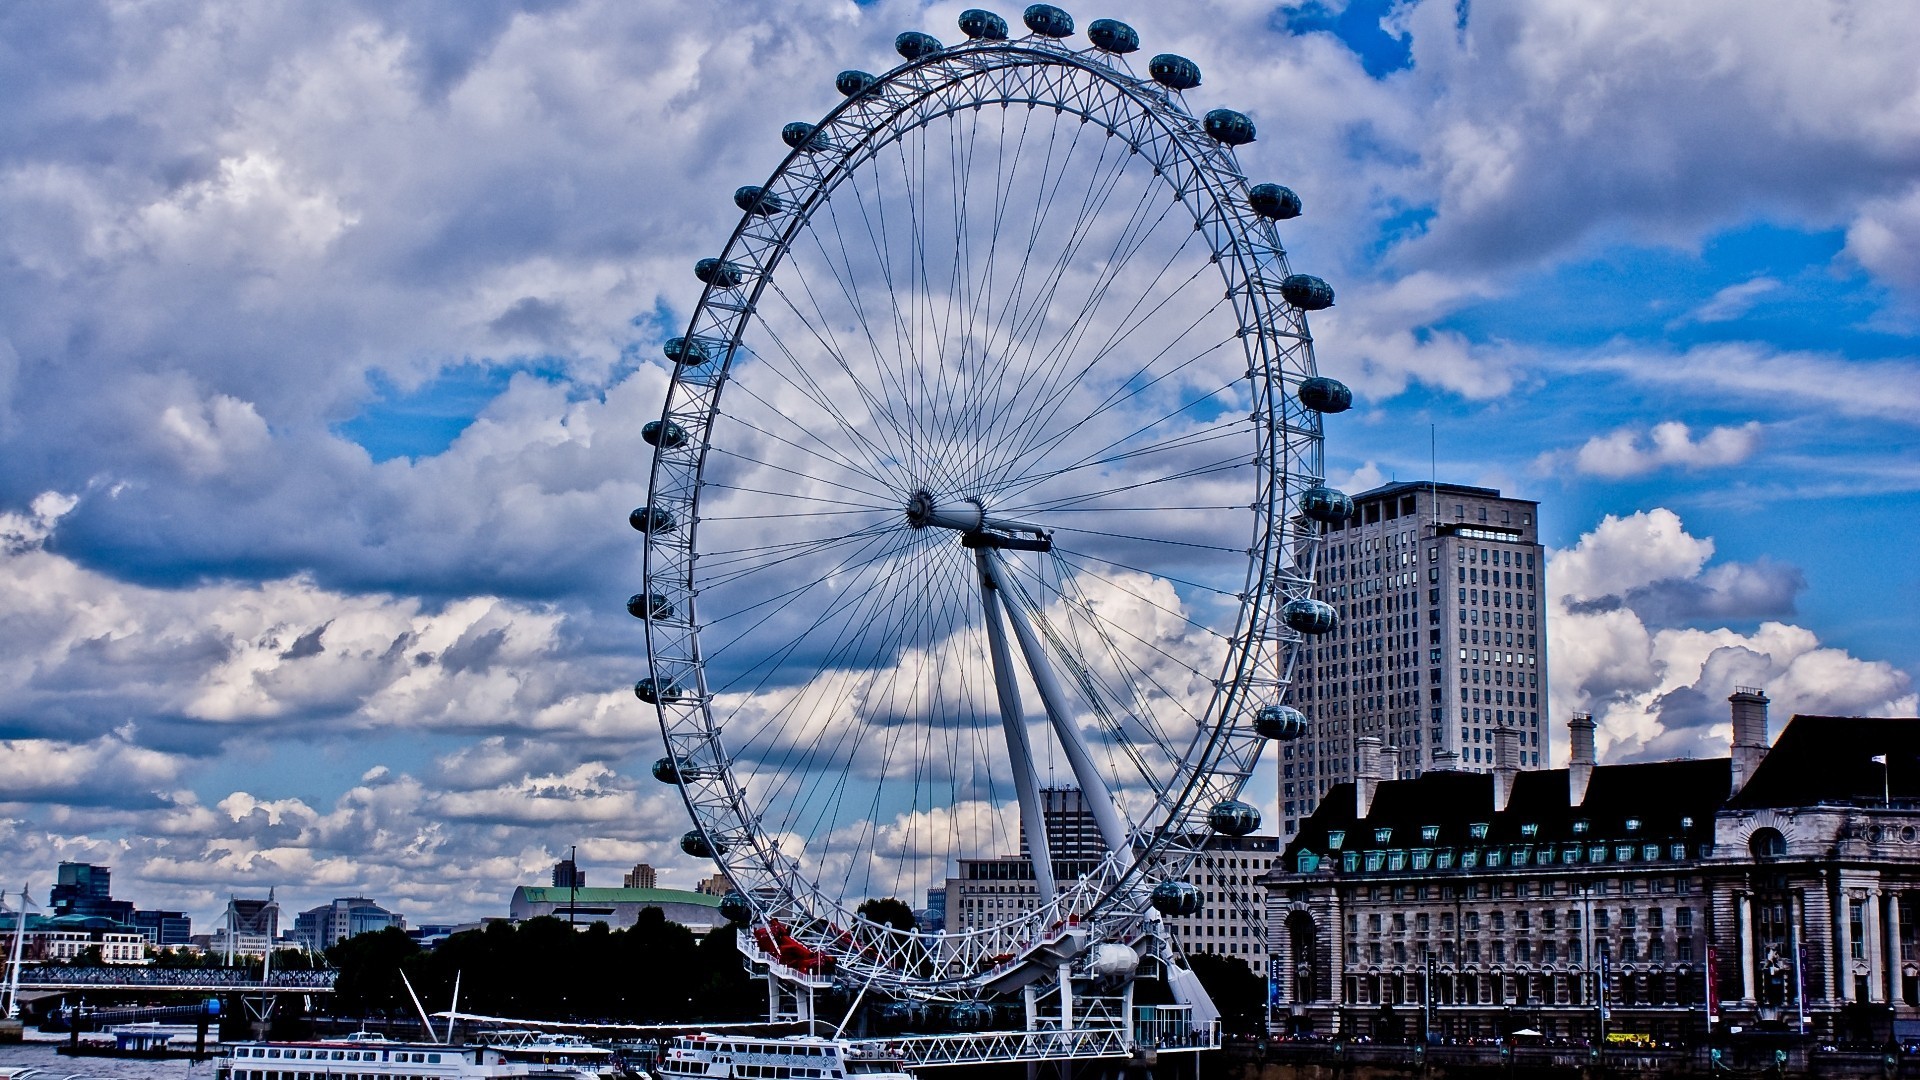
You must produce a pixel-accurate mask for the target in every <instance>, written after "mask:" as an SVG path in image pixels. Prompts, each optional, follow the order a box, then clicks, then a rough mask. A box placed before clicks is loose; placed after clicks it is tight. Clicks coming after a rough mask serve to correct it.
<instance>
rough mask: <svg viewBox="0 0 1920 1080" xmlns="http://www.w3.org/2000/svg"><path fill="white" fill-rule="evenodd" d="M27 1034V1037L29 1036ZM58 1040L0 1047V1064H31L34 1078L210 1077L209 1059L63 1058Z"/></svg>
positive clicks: (140, 1079)
mask: <svg viewBox="0 0 1920 1080" xmlns="http://www.w3.org/2000/svg"><path fill="white" fill-rule="evenodd" d="M29 1037H31V1036H29ZM60 1045H61V1043H58V1042H26V1043H13V1044H11V1045H4V1046H0V1065H31V1066H33V1067H35V1068H37V1069H40V1070H41V1072H40V1073H39V1074H38V1075H37V1076H35V1077H34V1080H62V1078H63V1077H86V1078H101V1077H106V1078H111V1080H213V1062H212V1061H205V1062H200V1063H198V1064H195V1063H194V1062H191V1061H186V1060H184V1059H182V1060H178V1061H139V1060H133V1059H126V1058H98V1057H64V1056H62V1055H60V1054H59V1053H56V1052H55V1049H54V1048H55V1047H58V1046H60Z"/></svg>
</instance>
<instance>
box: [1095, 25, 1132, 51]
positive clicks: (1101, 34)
mask: <svg viewBox="0 0 1920 1080" xmlns="http://www.w3.org/2000/svg"><path fill="white" fill-rule="evenodd" d="M1087 40H1088V41H1091V42H1093V47H1094V48H1096V49H1099V50H1100V51H1101V52H1110V53H1114V54H1115V55H1125V54H1127V53H1130V52H1137V51H1139V49H1140V35H1139V34H1137V33H1135V32H1134V29H1133V27H1131V26H1128V25H1127V24H1126V23H1123V22H1121V21H1120V20H1119V19H1095V20H1093V21H1092V22H1090V23H1088V24H1087Z"/></svg>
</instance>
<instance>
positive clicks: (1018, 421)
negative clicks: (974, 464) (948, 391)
mask: <svg viewBox="0 0 1920 1080" xmlns="http://www.w3.org/2000/svg"><path fill="white" fill-rule="evenodd" d="M1122 164H1124V160H1123V161H1122ZM1111 190H1112V189H1111V187H1110V188H1109V191H1108V193H1109V194H1110V193H1111ZM1152 194H1153V192H1152V189H1151V188H1149V189H1147V190H1146V191H1144V192H1142V194H1141V197H1140V200H1139V201H1138V202H1137V203H1136V204H1135V205H1134V207H1133V210H1132V212H1131V213H1130V215H1129V218H1128V221H1127V223H1126V225H1125V227H1123V228H1122V230H1121V231H1120V235H1119V236H1118V237H1117V238H1116V239H1115V241H1114V246H1113V249H1112V250H1111V251H1110V252H1108V255H1107V258H1106V259H1105V260H1104V262H1105V264H1106V270H1105V271H1104V272H1103V274H1102V275H1101V276H1099V277H1098V278H1096V280H1095V283H1094V286H1093V288H1091V289H1090V290H1089V294H1088V299H1087V300H1086V301H1083V303H1082V305H1081V309H1080V310H1079V311H1078V312H1076V313H1075V314H1074V315H1072V316H1071V317H1069V318H1067V319H1066V320H1065V328H1064V330H1063V332H1062V336H1061V343H1060V345H1059V346H1058V347H1056V348H1053V349H1050V350H1044V351H1043V350H1038V349H1037V347H1036V348H1030V349H1029V353H1030V355H1035V354H1037V355H1039V356H1041V357H1050V358H1051V361H1050V362H1048V363H1044V364H1041V365H1038V366H1034V367H1031V368H1029V369H1028V370H1027V371H1025V372H1023V373H1022V377H1021V380H1020V382H1019V384H1018V385H1017V386H1016V388H1015V391H1014V393H1013V395H1012V396H1013V397H1014V399H1015V400H1020V399H1025V400H1026V401H1028V402H1029V403H1030V408H1029V410H1028V413H1027V414H1026V416H1024V417H1021V416H1019V414H1014V413H1008V414H1007V415H1006V416H1004V417H1001V418H998V419H1000V420H1001V422H1002V423H1004V424H1005V425H1006V430H1010V431H1021V430H1028V428H1027V424H1028V423H1029V421H1030V418H1031V416H1032V415H1033V413H1034V412H1035V411H1037V410H1038V409H1039V408H1040V406H1041V405H1042V404H1043V403H1044V402H1046V401H1049V400H1052V399H1053V396H1054V390H1053V386H1052V383H1053V380H1054V379H1055V378H1056V377H1057V372H1059V371H1062V370H1065V369H1066V368H1067V367H1068V365H1069V363H1070V361H1071V360H1072V359H1073V357H1074V355H1075V353H1076V350H1075V349H1074V348H1073V347H1072V345H1071V342H1072V341H1074V340H1077V339H1078V337H1079V336H1080V335H1082V334H1084V333H1085V330H1086V328H1087V327H1089V326H1091V325H1092V321H1093V320H1092V314H1093V309H1094V308H1097V306H1098V301H1099V300H1101V299H1103V298H1104V297H1105V295H1106V290H1107V288H1108V287H1109V285H1110V283H1111V282H1112V281H1115V280H1117V279H1118V276H1119V273H1120V271H1121V269H1122V268H1123V267H1124V266H1125V263H1126V259H1125V257H1124V254H1125V253H1126V251H1127V248H1128V241H1129V239H1130V238H1131V236H1132V233H1133V230H1134V229H1135V228H1136V227H1137V226H1138V225H1139V224H1140V223H1141V221H1142V218H1141V215H1142V213H1143V212H1144V211H1146V210H1147V209H1149V208H1150V207H1151V206H1152V205H1153V200H1152V198H1151V196H1152ZM1104 205H1105V203H1104V200H1103V201H1102V203H1101V204H1100V207H1101V208H1104ZM1178 205H1180V204H1179V202H1178V200H1175V201H1173V202H1172V203H1171V204H1169V205H1168V206H1167V207H1166V208H1165V209H1164V210H1162V212H1161V215H1160V217H1159V218H1158V219H1156V220H1155V221H1154V223H1153V225H1151V226H1149V227H1148V228H1147V229H1146V230H1145V232H1144V233H1143V235H1142V237H1141V240H1142V242H1144V239H1145V237H1146V235H1150V234H1151V233H1152V231H1153V230H1154V229H1155V228H1157V227H1158V225H1159V224H1160V222H1162V221H1164V220H1165V219H1166V217H1167V215H1168V214H1169V213H1170V212H1171V210H1172V209H1173V207H1176V206H1178ZM1082 235H1083V239H1082V240H1081V243H1084V238H1085V234H1084V233H1083V234H1082ZM1188 239H1190V238H1188ZM1185 244H1186V241H1184V240H1183V242H1182V244H1181V246H1180V247H1179V248H1177V249H1176V250H1175V252H1174V253H1173V254H1172V255H1170V256H1169V257H1168V261H1169V263H1171V262H1172V261H1174V260H1175V259H1177V258H1178V257H1179V255H1180V253H1181V252H1183V251H1184V250H1185ZM1078 247H1079V244H1076V245H1074V248H1073V250H1071V251H1069V252H1068V253H1066V255H1067V257H1069V258H1070V257H1071V256H1072V255H1073V254H1075V253H1077V250H1078ZM1063 269H1064V260H1063V261H1062V263H1061V264H1060V266H1059V267H1057V268H1056V272H1055V273H1054V274H1053V275H1051V276H1052V279H1053V280H1054V281H1055V282H1056V283H1057V282H1058V281H1060V280H1061V279H1062V277H1063V275H1062V274H1061V273H1060V272H1059V271H1060V270H1063ZM1056 287H1057V286H1056ZM1049 299H1051V297H1049ZM1099 360H1100V356H1099V355H1098V354H1096V355H1095V356H1094V357H1093V358H1092V359H1090V360H1089V362H1088V364H1087V365H1086V367H1085V368H1083V373H1084V371H1085V370H1090V369H1091V368H1092V367H1093V366H1094V365H1095V364H1097V363H1098V362H1099ZM993 471H994V470H993V469H991V468H989V469H987V470H986V473H987V474H988V475H991V474H992V473H993Z"/></svg>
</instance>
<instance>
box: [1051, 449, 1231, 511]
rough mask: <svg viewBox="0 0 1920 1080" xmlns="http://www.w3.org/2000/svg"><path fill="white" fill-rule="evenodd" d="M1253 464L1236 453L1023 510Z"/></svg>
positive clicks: (1058, 505)
mask: <svg viewBox="0 0 1920 1080" xmlns="http://www.w3.org/2000/svg"><path fill="white" fill-rule="evenodd" d="M1253 466H1254V463H1253V462H1251V461H1249V460H1248V458H1247V457H1246V456H1245V455H1235V456H1234V457H1230V458H1223V459H1221V460H1219V461H1214V462H1209V463H1208V464H1205V465H1196V466H1194V467H1192V468H1189V469H1182V470H1180V471H1179V472H1176V473H1169V474H1167V475H1165V476H1156V477H1153V478H1151V479H1148V480H1136V481H1133V482H1131V483H1126V484H1119V485H1115V486H1112V487H1107V488H1102V489H1099V490H1095V491H1086V492H1081V493H1078V494H1075V495H1069V496H1064V497H1062V498H1061V499H1059V500H1058V501H1048V502H1040V503H1034V504H1030V505H1028V506H1026V507H1024V508H1023V512H1025V513H1030V514H1039V513H1047V512H1052V511H1054V510H1057V509H1059V508H1061V507H1066V506H1077V505H1080V504H1082V503H1087V502H1091V501H1093V500H1095V499H1100V498H1105V497H1107V496H1109V495H1118V494H1121V493H1124V492H1133V491H1138V490H1141V489H1142V488H1150V487H1154V486H1156V485H1159V484H1173V483H1178V482H1179V481H1182V480H1192V479H1194V478H1196V477H1201V476H1213V475H1217V474H1219V473H1221V472H1226V471H1232V470H1235V469H1247V468H1252V467H1253Z"/></svg>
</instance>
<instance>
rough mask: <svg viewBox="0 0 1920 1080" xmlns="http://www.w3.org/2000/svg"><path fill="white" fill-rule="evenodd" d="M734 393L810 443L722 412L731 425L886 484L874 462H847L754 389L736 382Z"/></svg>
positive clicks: (819, 438)
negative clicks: (745, 397)
mask: <svg viewBox="0 0 1920 1080" xmlns="http://www.w3.org/2000/svg"><path fill="white" fill-rule="evenodd" d="M732 389H733V391H734V392H735V393H737V394H745V395H746V396H747V397H749V398H752V399H753V400H754V401H756V402H758V403H759V404H760V405H761V406H763V407H764V408H765V410H766V412H765V414H763V415H765V416H770V417H779V418H780V419H782V420H784V421H786V423H787V424H788V425H789V426H791V427H793V428H795V429H796V430H797V431H799V432H800V434H802V435H803V436H805V437H806V439H807V442H805V443H801V442H795V441H794V440H792V439H789V438H787V437H785V436H784V435H780V434H777V433H776V432H773V431H770V430H768V429H767V428H766V427H763V426H762V425H760V424H757V423H754V422H753V421H752V420H750V419H748V418H747V417H746V416H744V415H742V414H741V413H738V412H734V411H727V410H723V411H722V413H721V415H724V416H725V417H726V418H727V419H728V420H731V421H732V422H734V423H736V424H739V425H741V426H742V427H745V428H747V429H749V430H751V431H755V432H758V433H759V434H761V435H764V436H766V437H767V438H769V439H772V440H773V441H774V442H777V443H779V444H781V445H782V446H786V447H789V448H791V449H793V450H797V451H799V452H800V453H802V454H805V455H807V456H808V457H811V458H813V459H815V460H817V461H820V462H824V463H826V464H828V465H835V466H838V467H839V468H842V469H845V470H847V471H848V472H851V473H857V474H858V475H860V476H863V477H866V478H867V479H869V480H871V481H873V482H874V483H876V484H880V485H882V486H885V485H886V483H887V481H886V478H885V477H883V476H881V475H880V472H881V471H882V469H881V467H880V466H879V465H877V464H875V463H873V462H871V461H869V462H868V463H867V464H865V465H863V464H861V463H859V462H856V461H853V460H852V459H850V458H848V457H847V456H846V455H844V454H841V453H840V452H839V451H838V450H836V449H834V447H833V445H832V444H831V443H828V442H827V441H826V440H825V439H822V438H821V437H820V435H819V433H818V432H815V431H813V430H811V429H809V428H808V427H807V426H806V425H805V424H802V423H800V421H799V420H798V419H796V418H795V417H793V416H790V415H788V414H787V413H786V412H785V411H783V410H782V409H781V408H780V407H779V406H778V405H775V404H774V403H773V402H771V401H768V400H767V399H766V398H765V397H763V396H761V395H760V394H759V393H757V392H756V391H755V390H754V389H753V388H752V387H751V386H747V385H745V384H744V382H743V381H741V380H737V379H736V380H735V381H734V385H733V387H732ZM871 445H872V444H870V443H863V446H865V447H867V448H871Z"/></svg>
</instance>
